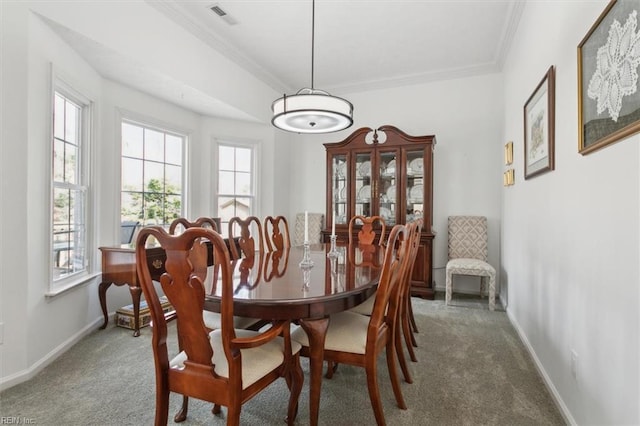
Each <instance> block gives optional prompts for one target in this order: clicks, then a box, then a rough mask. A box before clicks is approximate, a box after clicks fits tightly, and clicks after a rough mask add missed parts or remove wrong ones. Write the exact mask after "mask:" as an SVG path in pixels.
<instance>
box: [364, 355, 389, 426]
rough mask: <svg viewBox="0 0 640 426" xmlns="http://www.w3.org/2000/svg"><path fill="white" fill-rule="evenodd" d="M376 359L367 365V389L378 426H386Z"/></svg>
mask: <svg viewBox="0 0 640 426" xmlns="http://www.w3.org/2000/svg"><path fill="white" fill-rule="evenodd" d="M376 361H377V360H376V359H375V357H374V358H373V362H367V363H366V365H365V371H366V374H367V388H368V389H369V399H370V400H371V407H372V408H373V414H374V415H375V416H376V423H377V424H378V426H383V425H386V422H385V420H384V411H383V409H382V400H381V399H380V389H379V388H378V371H377V370H378V369H377V367H376Z"/></svg>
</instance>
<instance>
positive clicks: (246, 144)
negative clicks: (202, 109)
mask: <svg viewBox="0 0 640 426" xmlns="http://www.w3.org/2000/svg"><path fill="white" fill-rule="evenodd" d="M220 146H229V147H233V148H247V149H250V150H251V195H250V196H248V197H247V196H245V195H242V196H241V197H243V198H250V199H251V208H250V210H249V214H250V215H254V216H257V217H260V213H259V212H260V208H259V205H260V204H259V203H260V199H259V192H260V191H259V187H258V175H259V173H260V160H259V159H260V155H261V152H260V144H259V143H258V141H254V140H240V139H235V138H230V137H219V138H216V139H215V140H214V152H213V157H214V164H215V168H214V170H212V175H213V176H212V182H213V185H214V188H215V191H213V193H214V196H213V199H212V202H213V205H212V208H211V210H212V211H213V212H215V216H217V217H220V212H219V211H218V200H219V199H220V197H235V196H236V195H235V194H220V193H219V192H218V189H219V185H218V183H219V182H218V180H219V176H220V175H219V171H220V162H219V155H218V153H219V149H220ZM220 223H221V224H222V223H223V220H222V218H221V220H220ZM225 223H226V222H225ZM220 232H221V233H222V234H223V235H225V236H226V235H227V232H228V228H227V227H226V226H225V225H222V229H221V230H220Z"/></svg>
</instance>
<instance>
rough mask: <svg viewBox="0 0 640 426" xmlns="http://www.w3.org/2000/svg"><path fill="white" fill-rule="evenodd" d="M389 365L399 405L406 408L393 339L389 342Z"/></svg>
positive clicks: (394, 392)
mask: <svg viewBox="0 0 640 426" xmlns="http://www.w3.org/2000/svg"><path fill="white" fill-rule="evenodd" d="M387 367H388V369H389V377H390V378H391V387H392V388H393V394H394V395H395V397H396V402H397V403H398V407H400V408H401V409H403V410H406V409H407V404H405V402H404V397H403V396H402V388H401V387H400V380H399V379H398V371H397V370H396V363H395V345H394V344H393V342H392V341H389V342H388V343H387Z"/></svg>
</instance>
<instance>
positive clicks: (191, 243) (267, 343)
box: [136, 226, 304, 426]
mask: <svg viewBox="0 0 640 426" xmlns="http://www.w3.org/2000/svg"><path fill="white" fill-rule="evenodd" d="M150 237H153V238H154V239H155V240H156V241H157V242H158V244H159V245H160V246H161V247H162V248H163V249H164V250H165V253H166V256H167V260H166V263H165V267H166V272H165V273H163V274H162V276H161V277H160V280H159V281H160V287H161V288H162V291H163V292H164V294H165V295H166V297H167V298H168V299H169V302H170V303H171V305H172V306H173V309H174V311H173V312H172V313H171V314H169V315H168V316H167V317H165V313H164V311H163V309H162V306H161V304H160V299H159V295H158V293H157V290H156V286H155V285H154V282H153V281H152V279H151V272H150V270H149V264H148V262H147V261H146V259H147V256H146V254H147V253H146V250H147V247H146V243H147V240H148V239H149V238H150ZM209 245H210V246H211V247H212V250H213V256H214V259H216V261H215V265H214V267H215V268H217V271H218V274H219V276H220V277H221V279H220V285H221V286H222V288H221V292H222V294H221V316H222V327H221V328H220V329H218V330H214V331H209V330H208V329H207V327H206V326H205V324H204V321H203V319H202V312H203V306H204V296H205V289H204V284H203V277H202V271H206V270H207V257H208V250H209V249H208V246H209ZM136 259H137V260H136V268H137V273H138V276H139V277H140V283H141V287H142V291H143V293H144V296H145V298H146V300H147V303H148V305H149V309H150V313H151V319H152V340H151V344H152V348H153V357H154V363H155V376H156V408H155V425H156V426H159V425H166V424H167V419H168V411H169V395H170V393H171V392H176V393H179V394H182V395H184V396H187V397H194V398H198V399H201V400H205V401H209V402H212V403H213V404H214V409H213V412H214V413H216V414H217V413H219V412H220V408H221V406H226V407H227V425H239V424H240V411H241V407H242V404H243V403H244V402H246V401H248V400H249V399H251V398H252V397H254V396H255V395H257V394H258V393H259V392H260V391H262V390H263V389H264V388H266V387H267V386H268V385H270V384H271V383H273V382H274V381H275V380H277V379H279V378H281V377H283V378H285V380H286V382H287V385H288V387H289V390H290V396H289V403H288V409H287V421H288V424H290V425H291V424H293V423H294V420H295V417H296V414H297V405H298V398H299V396H300V392H301V390H302V384H303V380H304V379H303V373H302V369H301V367H300V358H299V351H300V344H299V343H297V342H294V341H292V340H291V336H290V322H289V321H273V322H272V323H271V326H270V327H269V329H268V330H266V331H264V332H257V331H250V330H237V329H235V328H234V327H233V290H234V289H233V279H234V278H233V270H232V267H231V265H232V262H231V259H230V257H229V252H228V249H227V246H226V244H225V242H224V240H223V239H222V237H221V236H220V234H218V233H216V232H214V231H212V230H210V229H205V228H202V227H192V228H188V229H186V230H185V231H184V232H183V233H182V234H180V235H171V234H169V233H167V232H166V231H165V230H164V229H163V228H162V227H159V226H152V227H146V228H143V229H142V230H141V231H140V233H139V235H138V239H137V244H136ZM169 320H176V326H175V330H176V332H177V337H178V341H179V342H180V353H179V354H178V355H177V356H176V357H174V358H169V350H168V347H167V334H168V327H167V321H169ZM274 402H275V401H274ZM183 408H184V409H185V411H184V412H182V413H179V415H180V416H181V417H180V418H179V419H176V421H180V420H184V418H186V415H187V412H186V408H187V407H183Z"/></svg>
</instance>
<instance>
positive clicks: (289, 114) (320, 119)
mask: <svg viewBox="0 0 640 426" xmlns="http://www.w3.org/2000/svg"><path fill="white" fill-rule="evenodd" d="M271 109H272V110H273V118H272V119H271V123H273V125H274V126H275V127H277V128H279V129H282V130H286V131H288V132H296V133H330V132H337V131H339V130H344V129H346V128H348V127H350V126H351V125H352V124H353V105H352V104H351V102H349V101H347V100H345V99H342V98H338V97H335V96H331V95H330V94H328V93H327V92H324V91H321V90H313V89H302V90H300V91H299V92H298V93H296V94H295V95H291V96H287V95H284V96H283V97H282V98H280V99H277V100H276V101H274V102H273V104H272V105H271Z"/></svg>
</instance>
